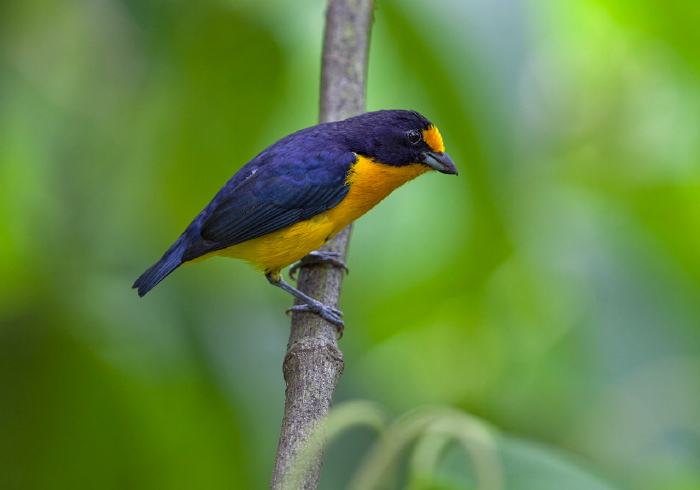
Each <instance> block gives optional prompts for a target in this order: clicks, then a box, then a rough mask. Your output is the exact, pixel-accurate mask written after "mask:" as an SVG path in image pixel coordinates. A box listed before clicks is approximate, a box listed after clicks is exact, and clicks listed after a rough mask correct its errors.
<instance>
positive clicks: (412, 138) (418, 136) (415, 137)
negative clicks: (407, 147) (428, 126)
mask: <svg viewBox="0 0 700 490" xmlns="http://www.w3.org/2000/svg"><path fill="white" fill-rule="evenodd" d="M406 136H407V137H408V142H409V143H411V144H414V145H415V144H416V143H418V142H419V141H420V140H422V139H423V134H422V133H421V132H420V131H418V130H415V129H411V130H410V131H408V132H406Z"/></svg>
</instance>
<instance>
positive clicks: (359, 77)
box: [271, 0, 373, 490]
mask: <svg viewBox="0 0 700 490" xmlns="http://www.w3.org/2000/svg"><path fill="white" fill-rule="evenodd" d="M372 9H373V5H372V0H329V2H328V9H327V12H326V30H325V38H324V46H323V60H322V67H321V111H320V120H321V122H326V121H334V120H340V119H345V118H347V117H350V116H354V115H357V114H360V113H362V112H364V111H365V78H366V71H367V52H368V48H369V33H370V27H371V18H372ZM351 227H352V225H350V226H348V227H347V228H345V229H344V230H343V231H341V232H340V233H339V234H338V235H336V237H335V238H334V239H333V240H331V241H330V242H328V243H327V244H326V245H325V246H324V247H323V250H327V251H331V252H339V253H340V254H341V255H340V256H341V258H342V260H344V259H345V257H346V255H347V247H348V242H349V241H350V232H351ZM342 282H343V271H342V270H339V269H338V268H335V267H329V266H324V265H315V266H309V267H303V268H301V269H300V271H299V281H298V288H299V290H301V291H303V292H304V293H306V294H307V295H309V296H311V297H312V298H316V299H318V300H320V301H321V302H322V303H323V304H325V305H329V306H333V307H337V306H338V302H339V298H340V288H341V285H342ZM343 366H344V361H343V354H342V352H341V351H340V350H339V349H338V345H337V342H336V327H335V326H334V325H332V324H330V323H328V322H326V321H325V320H323V319H321V318H320V317H319V316H318V315H315V314H311V313H304V312H301V313H300V312H295V313H294V314H293V317H292V328H291V332H290V336H289V343H288V344H287V353H286V355H285V358H284V366H283V372H284V379H285V381H286V383H287V390H286V400H285V405H284V416H283V419H282V428H281V431H280V440H279V445H278V447H277V456H276V458H275V469H274V472H273V474H272V484H271V488H272V489H275V490H278V489H294V490H296V489H302V488H303V489H315V488H317V487H318V482H319V477H320V473H321V464H322V461H323V449H324V446H325V439H326V437H325V420H326V417H327V416H328V413H329V412H330V408H331V404H332V401H333V394H334V393H335V389H336V387H337V386H338V380H339V379H340V375H341V374H342V373H343Z"/></svg>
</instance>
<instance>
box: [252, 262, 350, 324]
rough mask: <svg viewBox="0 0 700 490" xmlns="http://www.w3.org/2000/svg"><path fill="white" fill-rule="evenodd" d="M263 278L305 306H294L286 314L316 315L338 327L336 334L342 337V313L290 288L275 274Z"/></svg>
mask: <svg viewBox="0 0 700 490" xmlns="http://www.w3.org/2000/svg"><path fill="white" fill-rule="evenodd" d="M265 277H266V278H267V280H268V281H269V283H270V284H272V285H273V286H277V287H278V288H280V289H282V290H284V291H287V292H288V293H289V294H291V295H292V296H294V297H295V298H298V299H300V300H301V301H303V302H304V303H306V304H303V305H294V306H292V307H291V308H288V309H287V314H289V312H290V311H308V312H311V313H316V314H317V315H318V316H320V317H321V318H323V319H324V320H326V321H328V322H330V323H332V324H334V325H335V326H336V327H338V333H339V334H340V335H341V336H342V335H343V329H344V328H345V324H344V323H343V320H341V319H340V318H341V317H342V316H343V312H342V311H340V310H338V309H336V308H331V307H330V306H326V305H324V304H323V303H321V302H320V301H318V300H316V299H313V298H311V297H310V296H307V295H305V294H304V293H302V292H301V291H299V290H298V289H296V288H294V287H292V286H290V285H289V284H287V283H286V282H284V279H282V276H281V275H280V274H279V273H277V274H271V273H268V274H265Z"/></svg>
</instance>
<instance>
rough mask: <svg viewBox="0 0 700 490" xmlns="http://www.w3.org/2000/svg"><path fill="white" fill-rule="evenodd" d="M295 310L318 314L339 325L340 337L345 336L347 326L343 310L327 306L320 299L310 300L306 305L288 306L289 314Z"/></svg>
mask: <svg viewBox="0 0 700 490" xmlns="http://www.w3.org/2000/svg"><path fill="white" fill-rule="evenodd" d="M295 311H306V312H309V313H315V314H317V315H318V316H320V317H321V318H323V319H324V320H326V321H327V322H330V323H332V324H333V325H335V326H336V327H338V335H339V336H340V337H342V336H343V329H344V328H345V323H343V320H341V317H342V316H343V312H342V311H340V310H339V309H337V308H332V307H330V306H326V305H324V304H323V303H321V302H320V301H316V300H314V301H313V302H309V303H307V304H305V305H294V306H292V307H291V308H287V315H289V314H290V313H292V312H295Z"/></svg>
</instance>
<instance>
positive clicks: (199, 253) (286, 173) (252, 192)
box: [133, 110, 457, 332]
mask: <svg viewBox="0 0 700 490" xmlns="http://www.w3.org/2000/svg"><path fill="white" fill-rule="evenodd" d="M430 171H437V172H441V173H443V174H452V175H457V168H456V166H455V164H454V162H453V161H452V159H451V158H450V157H449V156H448V154H447V153H446V152H445V146H444V143H443V139H442V136H441V134H440V131H439V130H438V129H437V127H436V126H435V125H434V124H432V123H431V122H430V121H429V120H428V119H427V118H425V117H424V116H422V115H421V114H419V113H418V112H416V111H409V110H380V111H373V112H367V113H364V114H360V115H358V116H354V117H350V118H348V119H344V120H340V121H333V122H326V123H322V124H318V125H316V126H311V127H309V128H306V129H302V130H299V131H297V132H295V133H292V134H290V135H289V136H286V137H284V138H282V139H280V140H279V141H277V142H276V143H273V144H272V145H271V146H269V147H268V148H266V149H265V150H263V151H262V152H261V153H260V154H258V155H257V156H256V157H255V158H253V159H252V160H250V161H249V162H248V163H246V164H245V165H243V166H242V167H241V168H240V170H238V172H236V173H235V174H234V175H233V177H231V178H230V179H229V180H228V182H226V184H224V186H223V187H222V188H221V190H219V192H217V193H216V195H215V196H214V198H213V199H212V200H211V202H210V203H209V204H208V205H207V206H206V207H205V208H204V209H203V210H202V212H200V213H199V214H198V215H197V216H196V217H195V218H194V220H193V221H192V222H191V223H190V224H189V226H187V228H186V229H185V231H184V232H183V233H182V235H180V237H179V238H178V239H177V240H176V241H175V243H173V244H172V246H171V247H170V248H169V249H168V250H167V251H166V252H165V254H164V255H163V257H162V258H161V259H160V260H159V261H158V262H156V263H155V264H154V265H152V266H151V267H150V268H149V269H148V270H146V271H145V272H144V273H143V274H142V275H141V276H140V277H139V278H138V279H137V280H136V282H135V283H134V285H133V288H135V289H137V291H138V294H139V296H144V295H145V294H146V293H148V292H149V291H150V290H151V289H153V288H154V287H155V286H156V285H157V284H158V283H160V282H161V281H162V280H163V279H164V278H165V277H166V276H168V275H169V274H170V273H171V272H173V271H174V270H175V269H177V268H178V267H180V266H181V265H183V264H188V263H193V262H199V261H202V260H205V259H208V258H210V257H213V256H224V257H231V258H236V259H242V260H244V261H246V262H248V263H250V264H251V265H252V266H253V267H254V268H255V269H257V270H259V271H261V272H262V273H263V274H264V275H265V277H266V278H267V280H268V281H269V282H270V284H272V285H274V286H277V287H279V288H281V289H283V290H284V291H287V292H289V293H291V294H292V295H293V296H294V297H296V298H298V299H299V300H301V302H302V303H303V304H300V305H296V306H293V307H292V308H290V309H289V310H287V311H288V312H289V311H290V310H291V311H307V312H312V313H315V314H317V315H319V316H321V317H322V318H324V319H325V320H327V321H328V322H330V323H332V324H335V325H336V326H337V327H338V328H339V329H340V332H342V329H343V320H342V319H341V317H342V316H343V314H342V312H341V311H340V310H338V309H336V308H332V307H330V306H327V305H324V304H323V303H321V302H320V301H318V300H316V299H314V298H311V297H309V296H307V295H306V294H304V293H302V292H301V291H299V290H298V289H296V288H294V287H293V286H291V285H290V284H288V283H287V282H285V281H284V279H283V278H282V274H281V271H282V269H284V268H285V267H287V266H290V265H292V264H295V263H299V261H301V260H302V258H305V257H308V259H307V260H310V261H313V262H330V263H332V264H335V265H338V266H340V267H343V268H345V269H346V270H347V268H346V267H345V264H343V263H342V262H341V261H340V260H339V259H338V258H336V257H335V256H333V254H330V253H328V252H326V253H323V252H320V251H317V249H318V248H320V247H321V246H323V244H325V243H326V242H328V241H329V240H330V239H331V238H333V237H334V236H335V235H336V234H337V233H338V232H340V231H341V230H342V229H343V228H345V227H346V226H347V225H348V224H350V223H351V222H353V221H355V220H356V219H358V218H359V217H360V216H362V215H364V214H365V213H366V212H367V211H369V210H370V209H372V208H373V207H374V206H375V205H377V204H378V203H379V202H380V201H382V200H383V199H384V198H385V197H387V196H388V195H389V194H390V193H391V192H393V191H394V190H395V189H397V188H398V187H400V186H402V185H403V184H405V183H406V182H409V181H410V180H413V179H414V178H416V177H418V176H419V175H422V174H424V173H427V172H430ZM315 251H316V252H315Z"/></svg>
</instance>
